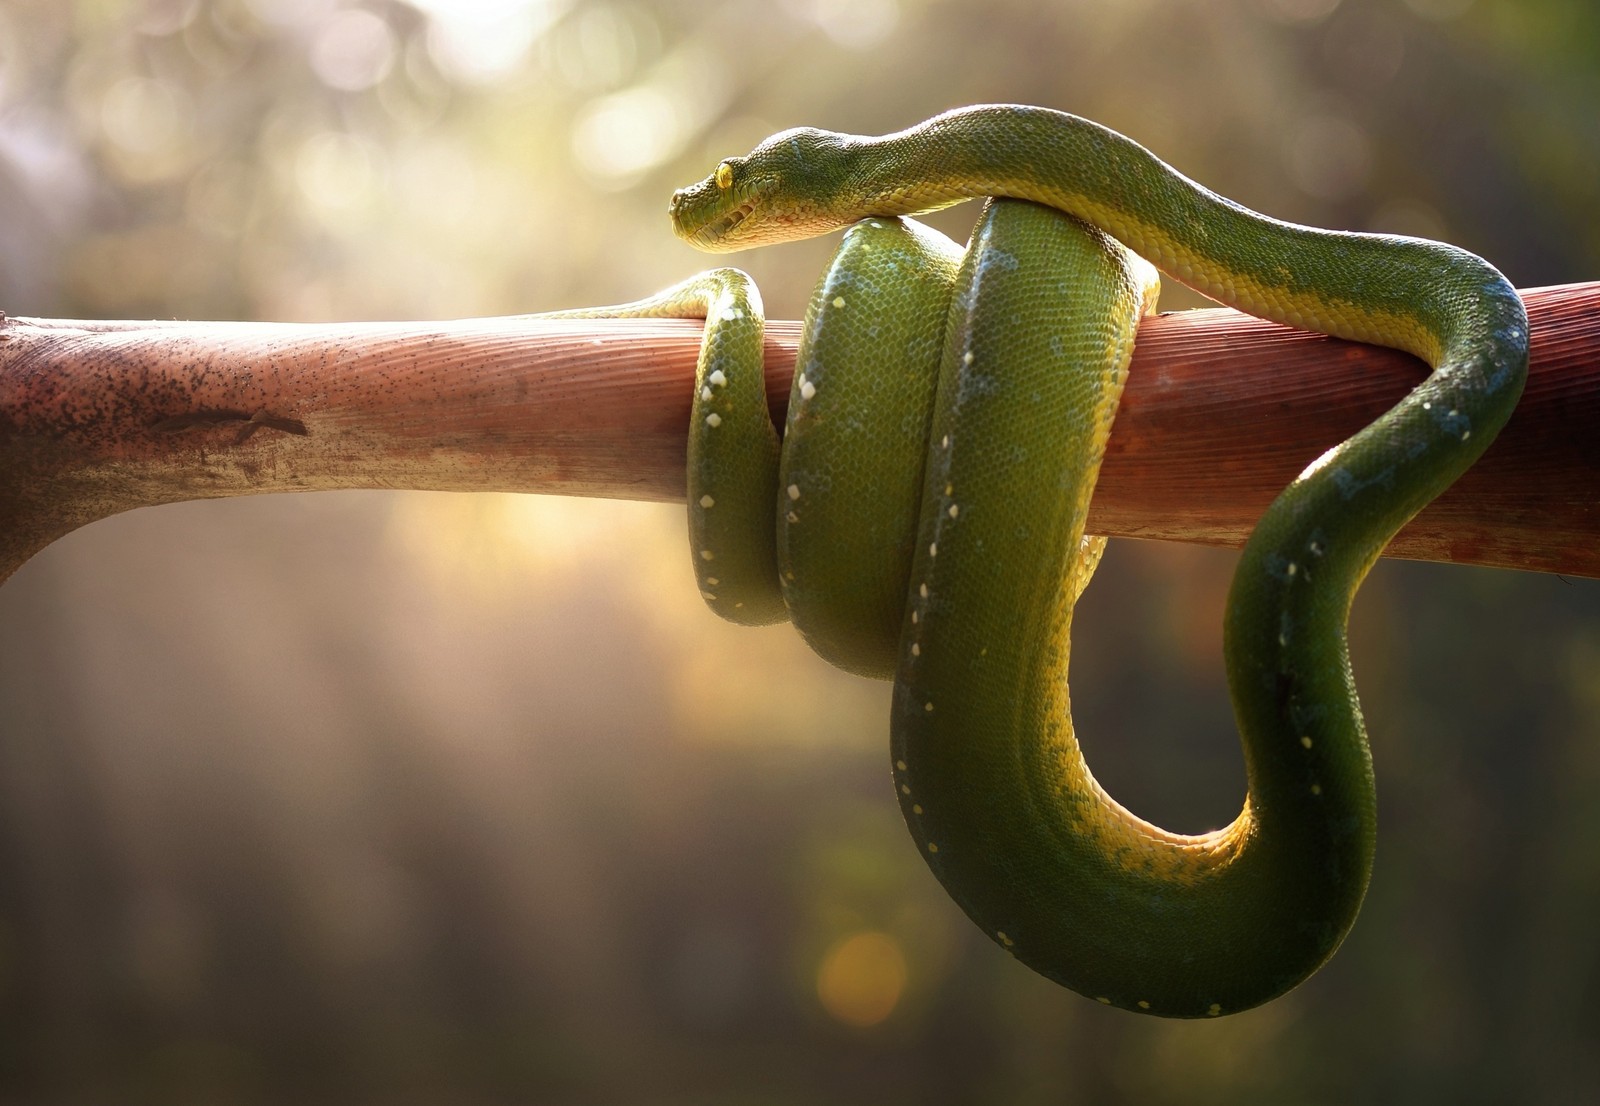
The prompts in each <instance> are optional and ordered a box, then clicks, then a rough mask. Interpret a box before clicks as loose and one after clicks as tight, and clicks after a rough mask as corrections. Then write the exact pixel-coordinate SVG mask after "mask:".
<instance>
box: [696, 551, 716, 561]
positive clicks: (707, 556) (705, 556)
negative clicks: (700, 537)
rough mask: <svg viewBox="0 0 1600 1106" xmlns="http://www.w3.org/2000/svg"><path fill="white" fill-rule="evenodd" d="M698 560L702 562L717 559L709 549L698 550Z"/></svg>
mask: <svg viewBox="0 0 1600 1106" xmlns="http://www.w3.org/2000/svg"><path fill="white" fill-rule="evenodd" d="M700 559H701V560H702V561H714V560H716V559H717V555H716V554H715V553H713V552H711V550H709V549H702V550H700Z"/></svg>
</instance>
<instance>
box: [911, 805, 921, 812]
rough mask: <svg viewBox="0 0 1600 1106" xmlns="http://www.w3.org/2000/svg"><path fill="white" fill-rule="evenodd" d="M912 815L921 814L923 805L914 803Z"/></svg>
mask: <svg viewBox="0 0 1600 1106" xmlns="http://www.w3.org/2000/svg"><path fill="white" fill-rule="evenodd" d="M911 813H913V814H921V813H922V804H921V803H912V804H911Z"/></svg>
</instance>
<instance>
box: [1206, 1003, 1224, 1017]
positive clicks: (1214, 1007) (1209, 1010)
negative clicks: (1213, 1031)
mask: <svg viewBox="0 0 1600 1106" xmlns="http://www.w3.org/2000/svg"><path fill="white" fill-rule="evenodd" d="M1220 1013H1222V1003H1220V1002H1213V1003H1212V1004H1211V1005H1210V1006H1208V1007H1206V1016H1207V1017H1211V1018H1214V1017H1216V1016H1217V1015H1218V1014H1220Z"/></svg>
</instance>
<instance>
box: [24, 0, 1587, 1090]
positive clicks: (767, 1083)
mask: <svg viewBox="0 0 1600 1106" xmlns="http://www.w3.org/2000/svg"><path fill="white" fill-rule="evenodd" d="M985 100H1015V101H1024V102H1034V103H1040V104H1046V105H1051V106H1056V107H1061V108H1065V109H1068V110H1072V111H1076V112H1078V113H1081V114H1085V115H1089V116H1092V117H1095V118H1098V119H1100V120H1102V121H1104V122H1106V123H1108V124H1110V125H1112V126H1114V127H1117V128H1118V129H1121V130H1123V131H1125V132H1127V133H1129V134H1131V135H1133V136H1135V137H1137V138H1138V139H1140V140H1142V141H1143V142H1145V143H1146V144H1147V145H1149V146H1151V147H1153V148H1154V149H1155V150H1157V151H1158V152H1160V153H1161V154H1162V155H1164V156H1165V157H1167V158H1168V159H1169V160H1170V161H1172V162H1174V163H1175V164H1176V165H1178V166H1179V167H1180V168H1182V169H1183V170H1185V171H1186V172H1188V173H1189V174H1190V175H1192V176H1195V177H1198V178H1200V179H1203V180H1205V181H1206V182H1208V183H1210V184H1211V185H1213V186H1214V187H1216V188H1218V189H1219V190H1221V191H1222V192H1224V193H1226V194H1228V195H1231V196H1234V197H1237V198H1239V199H1240V200H1242V201H1244V202H1246V203H1249V204H1251V205H1253V206H1255V207H1258V208H1260V209H1263V210H1265V211H1268V212H1271V213H1273V214H1276V215H1279V216H1282V217H1286V218H1291V219H1297V220H1302V221H1307V222H1313V223H1320V224H1325V225H1333V226H1342V227H1353V228H1372V229H1383V230H1395V231H1406V232H1413V233H1423V234H1433V235H1438V236H1443V237H1447V238H1450V239H1452V240H1454V241H1457V242H1459V243H1461V244H1462V245H1464V246H1467V247H1468V248H1471V249H1474V250H1476V251H1478V252H1480V253H1483V254H1484V255H1486V256H1488V257H1489V258H1491V259H1493V260H1494V261H1495V262H1496V263H1497V264H1499V265H1500V266H1501V267H1502V268H1503V269H1504V270H1505V272H1506V273H1507V274H1508V275H1509V276H1510V277H1511V278H1512V280H1513V281H1514V282H1515V283H1517V284H1518V285H1520V286H1523V287H1529V286H1535V285H1541V284H1552V283H1560V282H1564V281H1572V280H1583V279H1594V278H1600V220H1597V217H1596V215H1595V212H1596V210H1597V201H1600V186H1597V184H1596V182H1597V180H1600V110H1597V107H1600V7H1597V6H1596V5H1595V4H1593V3H1592V0H1342V2H1341V0H1057V2H1053V3H1040V2H1039V0H1007V2H996V3H981V4H980V3H973V2H971V0H965V2H948V0H783V2H764V0H728V2H721V3H719V2H707V3H698V4H651V3H645V2H641V0H461V2H449V0H412V2H401V0H368V2H357V0H150V2H145V3H139V2H118V0H75V2H62V0H4V2H3V3H0V308H3V309H4V310H6V311H7V312H9V313H11V314H13V315H36V316H47V317H48V316H54V317H84V318H99V317H106V318H145V317H187V318H217V319H272V320H355V319H411V318H422V319H431V318H450V317H461V316H470V315H485V314H496V313H512V312H522V311H529V310H539V309H547V308H556V307H562V306H570V305H576V304H588V303H604V302H613V301H616V300H619V299H625V298H631V297H633V296H635V295H638V294H641V293H643V292H646V291H649V290H651V289H653V288H655V287H658V286H661V285H663V284H665V283H667V282H669V281H671V280H673V279H676V278H678V277H680V276H682V275H685V274H686V273H688V272H691V271H694V270H695V269H697V268H700V267H703V266H704V264H705V259H704V258H703V257H700V256H696V255H694V254H693V253H692V252H691V251H689V250H688V248H687V247H685V246H683V245H681V244H680V243H678V242H676V241H675V240H674V239H673V238H672V237H671V235H670V234H669V233H668V231H667V227H666V220H665V218H664V215H665V199H666V196H667V195H668V194H669V192H670V191H671V189H672V188H673V187H675V186H677V185H680V184H683V183H687V182H688V181H690V180H693V179H697V178H699V177H700V176H702V175H703V174H704V173H705V172H706V171H707V169H708V168H709V166H711V165H712V164H714V163H715V161H716V159H717V158H718V157H720V156H723V155H725V154H729V153H735V152H742V151H743V150H745V149H746V148H747V147H748V146H750V145H751V144H752V143H753V142H754V141H755V140H757V139H758V138H760V137H762V136H764V135H766V134H768V133H770V132H771V131H774V130H776V129H778V128H781V127H784V126H790V125H795V124H800V123H810V124H816V125H822V126H828V127H832V128H835V129H843V130H856V131H862V132H867V133H877V132H881V131H884V130H889V129H894V128H897V127H900V126H903V125H906V124H909V123H911V122H914V121H916V120H918V119H921V118H923V117H925V116H927V115H930V114H932V113H934V112H935V111H937V110H940V109H943V108H945V107H949V106H954V105H958V104H961V103H967V102H977V101H985ZM972 214H973V212H972V211H971V210H970V209H969V210H967V211H966V212H960V211H957V212H953V213H947V214H946V215H944V216H941V218H940V222H941V224H942V225H943V226H945V227H946V228H948V229H952V230H954V231H955V232H956V233H958V234H959V233H964V232H963V230H962V227H963V221H965V223H966V224H967V225H970V221H971V218H972ZM831 248H832V247H831V243H811V244H801V245H795V246H789V247H781V248H776V249H771V250H767V251H764V252H762V253H760V254H756V255H751V256H748V257H746V258H743V259H742V263H743V264H746V265H747V266H748V267H749V268H750V269H751V271H752V272H754V274H755V275H756V276H757V278H758V279H759V280H760V282H761V284H762V287H763V289H764V291H765V295H766V300H767V303H768V305H769V308H770V309H771V311H772V313H773V314H774V315H775V316H779V317H791V318H792V317H796V316H798V315H799V314H800V312H801V311H802V308H803V304H804V302H805V297H806V295H807V293H808V291H809V287H810V284H811V282H812V280H813V279H814V277H815V274H816V272H817V271H818V268H819V266H820V262H821V260H822V258H823V257H824V256H825V255H826V253H827V252H828V251H829V250H830V249H831ZM1197 302H1199V301H1198V298H1197V297H1195V296H1193V295H1192V294H1189V293H1186V292H1184V291H1183V290H1181V289H1180V290H1177V291H1173V290H1172V289H1171V288H1170V287H1169V290H1168V292H1167V294H1166V298H1165V303H1166V305H1167V306H1169V307H1170V306H1179V307H1181V306H1191V305H1194V304H1196V303H1197ZM684 545H685V543H684V539H683V534H682V521H681V518H680V513H679V510H678V509H674V508H672V507H669V506H663V505H650V504H626V503H598V502H582V501H563V500H555V499H540V498H534V497H514V496H490V495H478V496H450V495H441V494H419V493H393V492H389V493H381V492H354V493H337V494H321V495H314V496H299V497H270V498H262V499H256V500H232V501H220V502H211V503H203V504H185V505H177V506H172V507H164V508H159V509H153V510H145V511H139V512H135V513H133V514H130V515H125V516H122V517H120V518H115V519H111V520H108V521H105V522H100V523H96V524H95V525H93V526H91V527H89V528H87V529H85V530H83V531H80V532H78V533H76V534H74V535H72V536H70V537H68V538H66V539H65V540H63V541H61V542H59V543H57V544H56V545H55V546H53V547H52V548H51V549H49V550H47V551H46V552H45V553H43V554H42V555H40V556H38V557H37V558H35V559H34V561H33V562H32V563H30V564H29V565H28V566H27V567H25V568H24V569H23V570H22V571H21V572H20V573H18V575H17V576H16V577H15V578H14V579H13V580H12V581H11V582H10V583H8V584H7V585H6V586H5V588H4V589H3V590H0V1101H4V1102H26V1103H78V1102H84V1103H88V1102H95V1103H102V1102H163V1103H189V1102H193V1103H272V1102H341V1103H366V1102H373V1103H378V1102H383V1103H405V1102H418V1103H421V1102H455V1103H498V1102H549V1103H612V1102H640V1103H758V1102H759V1103H784V1104H789V1103H793V1104H802V1103H830V1104H832V1103H856V1102H860V1103H877V1104H892V1103H910V1102H917V1103H934V1104H939V1103H969V1102H971V1103H1024V1104H1026V1103H1060V1102H1077V1101H1083V1102H1137V1103H1168V1102H1171V1103H1179V1102H1182V1103H1211V1102H1216V1103H1248V1102H1261V1103H1341V1102H1408V1103H1410V1102H1450V1103H1473V1102H1512V1101H1515V1102H1528V1103H1534V1102H1541V1103H1542V1102H1548V1103H1569V1102H1570V1103H1577V1102H1593V1101H1596V1100H1597V1096H1600V939H1597V934H1600V800H1597V798H1596V796H1597V794H1600V585H1597V584H1596V582H1594V581H1586V580H1571V579H1563V578H1559V577H1554V576H1533V575H1524V574H1516V573H1508V572H1497V571H1490V570H1480V569H1470V568H1461V567H1451V566H1434V565H1416V564H1406V563H1397V562H1384V563H1382V564H1380V565H1379V566H1378V568H1377V570H1376V571H1375V572H1374V573H1373V575H1372V577H1371V579H1370V582H1369V583H1368V584H1367V586H1366V588H1365V589H1364V591H1363V593H1362V596H1361V598H1360V600H1359V601H1358V603H1357V605H1356V609H1355V613H1354V621H1353V626H1352V636H1353V650H1354V663H1355V666H1356V671H1357V675H1358V677H1359V679H1360V682H1361V685H1362V688H1363V692H1364V697H1365V704H1366V707H1367V712H1368V719H1369V723H1370V728H1371V730H1372V733H1373V737H1374V756H1375V759H1376V762H1377V771H1378V779H1379V784H1380V788H1381V802H1382V827H1381V832H1380V847H1379V856H1378V866H1377V873H1376V876H1375V877H1374V880H1373V884H1372V889H1371V893H1370V896H1369V898H1368V901H1367V904H1366V908H1365V910H1364V912H1363V914H1362V916H1361V919H1360V921H1359V923H1358V924H1357V927H1356V929H1355V931H1354V933H1353V935H1352V936H1351V938H1350V939H1349V941H1348V942H1347V943H1346V945H1345V947H1344V949H1343V950H1342V951H1341V952H1340V954H1339V955H1338V957H1337V958H1336V959H1335V960H1334V962H1333V963H1332V964H1331V965H1330V966H1329V967H1328V968H1326V969H1325V970H1324V971H1323V972H1322V973H1320V974H1319V975H1318V976H1317V977H1315V978H1314V979H1313V980H1312V981H1310V982H1309V983H1307V984H1306V985H1305V986H1303V987H1301V988H1300V989H1299V990H1297V991H1295V992H1294V993H1292V994H1291V995H1289V996H1288V997H1286V998H1284V999H1282V1000H1280V1001H1278V1002H1275V1003H1272V1004H1271V1005H1269V1006H1267V1007H1265V1008H1262V1009H1260V1010H1257V1011H1253V1012H1250V1013H1246V1014H1243V1015H1239V1016H1237V1017H1231V1018H1227V1019H1223V1020H1221V1021H1217V1022H1205V1023H1167V1022H1160V1021H1155V1020H1149V1019H1140V1018H1137V1017H1133V1016H1130V1015H1127V1014H1124V1013H1121V1012H1118V1011H1110V1010H1105V1009H1103V1008H1101V1007H1099V1006H1097V1005H1095V1004H1093V1003H1091V1002H1088V1001H1086V1000H1083V999H1081V998H1078V997H1077V996H1074V995H1072V994H1070V993H1068V992H1065V991H1062V990H1059V989H1057V988H1056V987H1054V986H1053V985H1051V984H1048V983H1046V982H1044V981H1042V980H1041V979H1038V978H1036V977H1034V976H1033V975H1032V974H1031V973H1029V972H1028V971H1027V970H1025V969H1023V968H1022V967H1020V966H1019V965H1017V964H1016V963H1014V962H1013V961H1012V960H1010V959H1009V958H1008V957H1006V956H1004V955H1002V954H1001V953H1000V952H999V951H998V950H997V949H996V948H995V947H994V946H993V945H992V944H990V943H989V942H988V941H987V940H985V939H984V938H983V937H982V935H980V934H979V933H978V932H977V931H976V930H975V929H974V928H973V927H972V926H971V925H970V924H969V923H968V922H967V921H966V920H965V919H964V918H963V917H962V916H961V915H960V914H959V912H958V911H957V909H956V908H955V907H954V906H953V905H952V904H951V903H950V902H949V901H948V900H947V899H946V897H945V896H944V894H943V893H942V891H941V890H940V889H939V887H938V886H937V885H936V884H935V882H934V881H933V879H932V877H931V876H930V875H929V874H928V872H927V871H926V870H925V868H924V866H923V864H922V862H921V861H920V860H919V859H918V857H917V855H916V853H915V851H914V849H913V848H912V847H911V842H910V840H909V838H908V837H907V835H906V833H905V831H904V829H903V827H902V826H901V825H900V822H899V815H898V813H897V811H896V807H895V804H894V802H893V799H892V796H891V795H890V789H889V784H888V775H887V771H886V767H887V765H886V748H887V745H886V741H887V707H888V694H887V687H886V685H878V684H872V683H868V682H865V681H860V680H856V679H853V678H851V677H847V676H844V675H841V674H838V673H834V672H831V671H829V670H827V669H826V668H824V667H823V666H822V665H821V664H820V663H819V662H816V661H814V660H812V659H811V658H810V657H809V656H808V655H807V654H806V652H805V651H804V649H803V647H802V646H801V645H800V643H799V642H798V640H797V638H796V637H795V635H793V634H792V633H791V632H790V631H789V630H788V629H787V628H773V629H769V630H766V631H749V630H745V631H741V630H736V629H732V628H725V627H723V626H721V625H720V624H718V623H717V622H716V620H715V619H713V618H712V617H711V616H710V615H709V614H707V613H706V612H705V611H703V610H702V609H701V608H700V604H699V599H698V597H697V596H696V594H695V588H694V586H693V581H692V577H691V572H690V567H689V564H688V561H687V558H686V556H685V552H686V551H685V548H684ZM1232 560H1233V558H1232V555H1231V554H1230V553H1227V552H1225V551H1217V550H1206V549H1196V548H1185V547H1177V546H1167V545H1157V544H1149V543H1139V542H1116V543H1114V544H1113V546H1112V548H1111V550H1110V552H1109V554H1108V556H1107V558H1106V563H1105V566H1104V567H1103V568H1102V569H1101V571H1100V574H1099V577H1098V578H1097V580H1096V582H1095V584H1094V586H1093V587H1091V588H1090V589H1089V592H1088V594H1087V596H1086V598H1085V601H1084V603H1083V605H1082V608H1081V610H1082V614H1081V616H1080V619H1079V625H1078V627H1077V641H1078V649H1077V652H1076V655H1075V657H1074V667H1073V689H1074V696H1073V699H1074V705H1075V707H1076V708H1077V712H1078V717H1079V720H1080V724H1081V728H1082V730H1083V731H1084V733H1085V742H1086V745H1087V746H1088V751H1089V754H1090V756H1091V761H1092V763H1093V765H1094V767H1095V770H1096V772H1097V773H1098V774H1099V775H1100V776H1101V778H1102V779H1103V780H1104V781H1105V782H1106V783H1107V785H1108V787H1109V788H1110V790H1111V791H1112V792H1113V793H1114V794H1116V795H1118V796H1119V797H1121V798H1122V799H1123V800H1124V802H1126V803H1127V804H1129V805H1130V806H1132V807H1133V808H1134V809H1135V810H1137V811H1139V812H1140V813H1143V814H1145V815H1147V816H1149V817H1152V818H1154V819H1156V820H1159V821H1162V822H1165V823H1167V824H1169V825H1171V826H1173V827H1174V828H1177V829H1182V830H1190V831H1197V830H1202V829H1206V828H1210V827H1213V826H1216V825H1218V824H1221V823H1223V822H1225V821H1227V820H1228V819H1229V818H1231V817H1232V815H1233V813H1234V812H1235V811H1236V810H1237V808H1238V803H1239V801H1240V799H1241V798H1242V794H1243V780H1242V770H1241V763H1240V757H1239V753H1238V751H1237V748H1236V743H1235V739H1234V736H1233V730H1232V725H1231V720H1230V717H1229V713H1228V709H1227V705H1226V700H1225V695H1224V692H1223V690H1222V686H1221V660H1220V625H1221V608H1222V602H1223V595H1224V592H1225V589H1226V586H1227V582H1228V578H1229V574H1230V571H1231V566H1232ZM779 688H782V689H783V694H782V695H779V694H777V693H776V691H777V689H779Z"/></svg>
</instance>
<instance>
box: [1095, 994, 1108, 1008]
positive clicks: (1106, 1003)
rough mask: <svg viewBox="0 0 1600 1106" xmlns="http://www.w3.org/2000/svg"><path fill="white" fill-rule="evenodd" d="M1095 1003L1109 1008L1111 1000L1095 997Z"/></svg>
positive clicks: (1104, 997) (1099, 996)
mask: <svg viewBox="0 0 1600 1106" xmlns="http://www.w3.org/2000/svg"><path fill="white" fill-rule="evenodd" d="M1095 1001H1096V1002H1098V1003H1100V1004H1102V1005H1104V1006H1110V1005H1111V1000H1110V999H1108V998H1106V996H1105V995H1097V996H1095Z"/></svg>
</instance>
